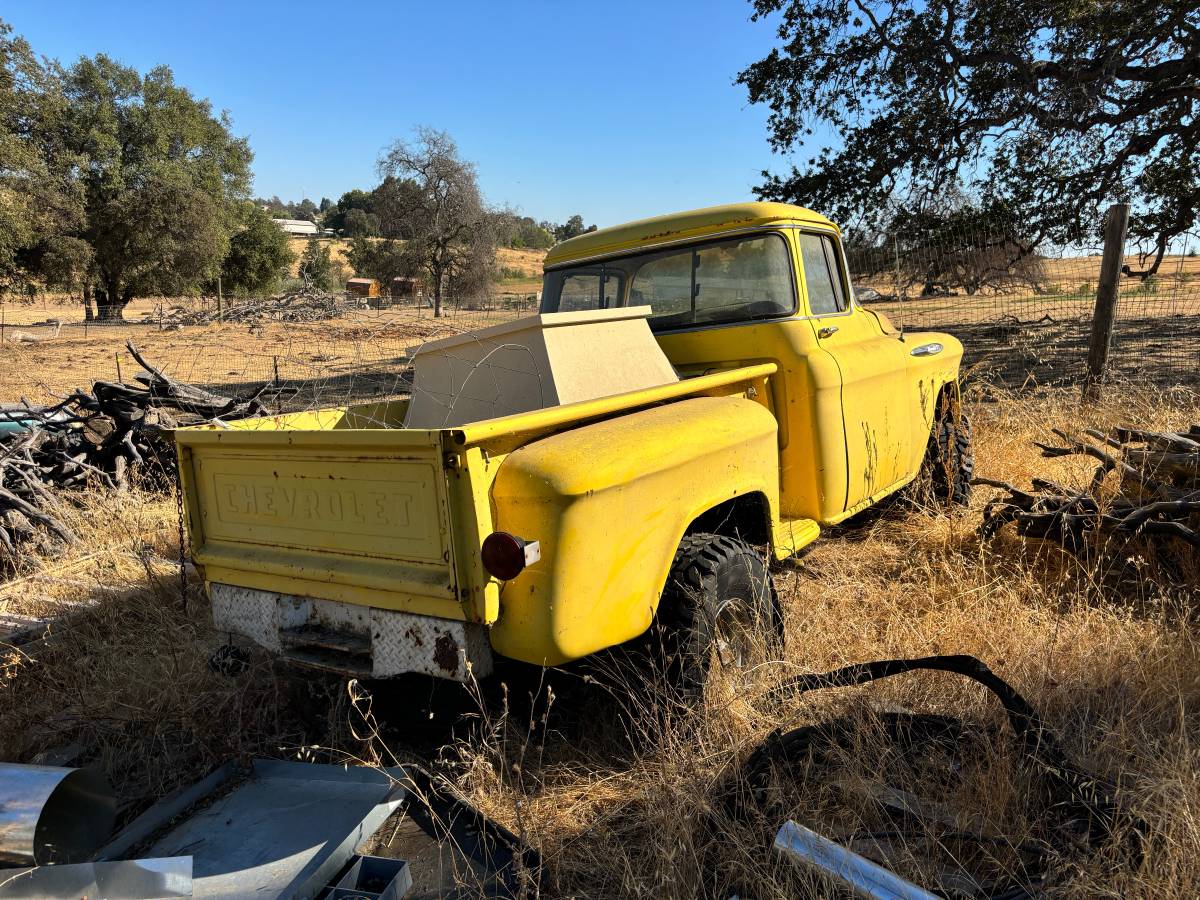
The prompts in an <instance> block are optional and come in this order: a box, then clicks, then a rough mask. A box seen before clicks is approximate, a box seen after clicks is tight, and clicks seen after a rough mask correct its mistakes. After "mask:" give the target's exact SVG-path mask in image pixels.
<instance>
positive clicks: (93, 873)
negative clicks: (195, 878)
mask: <svg viewBox="0 0 1200 900" xmlns="http://www.w3.org/2000/svg"><path fill="white" fill-rule="evenodd" d="M190 896H192V858H191V857H190V856H174V857H169V858H167V859H131V860H121V861H119V862H96V863H78V864H76V865H67V866H39V867H38V868H34V869H0V898H7V897H20V898H21V900H42V898H45V900H61V898H63V897H110V898H121V900H144V898H146V900H148V898H158V897H190Z"/></svg>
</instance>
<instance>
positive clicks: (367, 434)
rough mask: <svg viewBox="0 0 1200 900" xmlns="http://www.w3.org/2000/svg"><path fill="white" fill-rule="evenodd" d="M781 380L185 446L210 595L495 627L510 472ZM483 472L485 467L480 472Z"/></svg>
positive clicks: (365, 419)
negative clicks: (593, 437)
mask: <svg viewBox="0 0 1200 900" xmlns="http://www.w3.org/2000/svg"><path fill="white" fill-rule="evenodd" d="M774 371H775V366H774V365H773V364H763V365H756V366H749V367H744V368H737V369H729V370H724V371H720V372H716V373H713V374H708V375H702V376H698V377H694V378H690V379H687V380H684V381H680V382H677V383H672V384H667V385H662V386H660V387H656V388H650V389H645V390H639V391H632V392H630V393H627V394H618V395H614V396H610V397H605V398H601V399H598V400H589V401H585V402H581V403H574V404H569V405H564V406H556V407H551V408H547V409H541V410H536V411H533V412H526V413H520V414H517V415H512V416H506V417H502V418H497V419H490V420H486V421H482V422H477V423H471V424H467V425H463V426H459V427H456V428H448V429H430V430H425V429H406V428H402V427H399V426H400V423H401V422H402V421H403V419H404V412H405V409H406V406H407V401H406V400H398V401H393V402H389V403H379V404H369V405H364V406H356V407H350V408H339V409H327V410H319V411H315V412H305V413H296V414H291V415H283V416H274V417H266V418H258V419H247V420H243V421H239V422H234V423H230V424H224V425H222V424H214V425H204V426H197V427H194V428H183V429H180V430H178V431H177V432H176V435H175V438H176V444H177V449H178V453H179V463H180V466H179V468H180V477H181V481H182V484H183V489H184V491H185V496H186V499H187V509H188V523H187V524H188V529H189V533H190V536H191V541H192V555H193V557H194V559H195V561H196V563H197V564H198V565H199V566H201V567H202V569H203V572H204V578H205V581H206V582H207V583H208V584H210V585H212V584H222V585H227V586H232V587H236V588H246V589H252V590H256V591H268V592H273V593H276V594H279V595H281V596H292V597H304V598H310V597H311V598H318V599H323V600H330V601H335V602H338V603H351V604H358V605H361V606H366V607H371V608H374V609H384V610H395V611H401V612H406V613H412V614H416V615H421V616H433V617H437V618H441V619H455V620H459V621H466V622H477V623H481V624H489V623H490V622H492V621H494V619H495V617H496V615H497V610H498V601H497V597H498V586H497V585H496V583H495V582H494V581H493V580H492V579H489V577H488V576H487V575H486V573H484V572H483V570H482V567H481V564H480V562H479V548H480V545H481V544H482V541H483V538H484V537H486V536H487V535H488V534H490V533H491V531H492V527H491V525H492V522H491V512H490V506H489V499H488V498H489V491H490V487H491V480H492V478H494V474H495V471H496V469H497V467H498V463H499V462H500V461H502V460H503V458H504V456H505V455H506V454H507V453H508V452H511V451H512V450H513V449H516V448H517V447H519V446H522V445H524V444H528V443H530V442H532V441H534V440H537V439H539V438H540V437H544V436H548V435H551V434H554V433H557V432H560V431H564V430H567V429H570V428H573V427H576V426H578V425H582V424H584V423H588V422H594V421H599V420H602V419H605V418H610V417H613V416H617V415H620V414H621V413H623V412H627V411H632V410H635V409H640V408H645V407H648V406H653V405H657V404H662V403H666V402H670V401H673V400H678V399H682V398H685V397H694V396H705V395H707V396H720V395H728V394H735V393H744V392H746V391H747V388H748V387H750V386H752V385H756V384H757V385H758V386H759V387H758V390H757V391H756V394H757V396H758V397H760V398H763V400H762V402H765V397H766V395H767V391H766V390H765V380H766V378H767V377H768V376H770V375H771V374H772V373H773V372H774ZM468 460H469V461H470V464H467V462H468Z"/></svg>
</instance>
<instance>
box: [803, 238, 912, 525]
mask: <svg viewBox="0 0 1200 900" xmlns="http://www.w3.org/2000/svg"><path fill="white" fill-rule="evenodd" d="M798 241H799V247H800V257H801V264H802V270H803V280H804V289H805V293H806V299H807V303H808V310H809V315H810V319H809V321H810V322H811V324H812V327H813V329H814V330H815V332H816V336H817V343H818V345H819V346H820V348H821V349H822V350H824V351H825V352H827V353H828V354H829V355H830V356H832V357H833V359H834V361H835V362H836V363H837V367H838V369H839V371H840V374H841V379H842V389H841V399H842V420H843V425H844V428H845V435H846V467H847V471H846V498H845V506H844V509H846V510H853V509H855V508H856V507H858V506H859V505H860V504H862V503H864V501H867V500H868V499H870V498H872V497H874V496H875V495H877V494H879V493H881V492H882V491H885V490H887V489H888V488H890V487H891V486H892V485H894V484H895V483H896V482H897V481H900V480H901V479H903V478H904V477H906V476H907V475H908V474H910V473H909V472H908V469H909V468H910V460H911V453H910V452H909V451H910V446H911V441H912V427H911V422H910V416H911V409H912V404H911V402H910V398H909V396H908V392H909V390H910V388H909V378H908V367H907V363H908V357H907V348H906V347H905V345H904V344H903V343H901V342H900V341H899V340H897V339H896V337H894V336H887V335H885V334H884V333H883V330H882V328H881V327H880V326H879V323H878V321H877V320H876V319H875V317H874V316H872V315H870V314H868V313H866V312H864V311H863V310H862V309H859V308H857V307H856V306H855V305H854V304H853V302H852V300H851V293H850V287H849V281H848V277H847V272H846V269H845V266H844V265H843V264H842V253H841V247H840V246H839V244H838V241H837V239H836V238H835V237H834V236H833V235H831V234H828V233H816V232H807V231H805V232H800V233H799V234H798Z"/></svg>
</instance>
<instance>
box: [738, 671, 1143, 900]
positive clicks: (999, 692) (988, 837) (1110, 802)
mask: <svg viewBox="0 0 1200 900" xmlns="http://www.w3.org/2000/svg"><path fill="white" fill-rule="evenodd" d="M918 670H933V671H941V672H952V673H955V674H959V675H963V676H965V677H967V678H970V679H971V680H972V681H975V682H978V683H979V684H981V685H983V686H984V687H986V688H987V689H988V690H989V691H990V692H991V693H992V694H993V695H994V696H995V697H996V698H997V699H998V700H999V701H1000V703H1001V705H1002V706H1003V707H1004V710H1005V712H1006V713H1007V717H1008V722H1009V725H1010V726H1011V728H1012V731H1013V732H1014V734H1015V737H1016V742H1015V748H1016V750H1017V751H1018V760H1019V762H1020V764H1021V765H1022V767H1023V769H1024V770H1025V772H1026V774H1027V775H1028V777H1029V778H1030V779H1031V782H1032V784H1033V786H1034V789H1035V790H1036V791H1037V792H1038V794H1039V796H1038V797H1037V799H1038V800H1039V801H1040V802H1039V807H1040V811H1039V814H1038V821H1037V830H1036V833H1035V837H1036V840H1029V841H1025V842H1023V843H1016V842H1013V841H1009V840H1007V839H1006V838H1005V837H1004V836H1003V835H997V834H993V833H989V832H988V831H987V830H986V829H984V828H983V826H982V825H979V824H972V823H971V822H970V817H968V816H963V815H954V814H953V812H952V811H950V810H949V809H948V808H946V807H944V805H943V804H941V803H938V802H936V801H931V800H927V799H924V798H920V797H916V796H914V795H912V794H910V793H908V792H906V791H903V790H899V789H897V788H895V787H893V786H891V785H888V784H885V783H879V784H871V785H866V786H860V787H866V788H867V790H866V791H865V794H866V799H868V800H872V801H874V802H873V804H872V805H873V806H874V807H875V808H876V809H879V810H880V811H881V812H882V814H884V815H885V816H886V817H888V818H889V819H890V820H891V821H892V822H893V823H894V825H893V828H892V830H891V831H888V832H872V833H869V834H852V835H850V836H848V838H847V839H845V840H844V841H843V843H844V844H845V845H846V846H847V847H850V848H852V849H854V850H856V851H857V852H859V853H863V854H865V855H867V856H871V855H874V854H873V853H872V852H868V850H867V849H865V848H873V850H874V851H875V853H883V854H884V855H886V854H885V851H883V850H882V848H883V847H884V846H885V845H886V844H887V843H888V842H889V840H891V839H895V840H896V842H897V843H898V844H899V845H900V846H901V847H902V848H904V849H905V851H906V853H911V852H912V849H913V848H914V847H916V846H918V845H919V844H920V838H921V836H927V835H930V834H936V836H937V841H938V844H939V847H945V846H953V847H955V848H956V850H955V851H954V852H952V853H950V857H951V858H952V859H953V860H954V862H955V865H956V866H957V865H960V864H961V863H962V861H963V860H965V859H967V858H970V857H971V856H972V851H977V855H981V856H983V857H988V856H989V854H990V853H991V850H992V849H995V848H998V847H1004V848H1006V849H1007V850H1008V851H1010V852H1011V853H1012V854H1014V855H1015V857H1016V859H1017V863H1016V864H1015V865H1006V866H1004V867H1000V869H999V871H997V872H994V873H993V874H991V875H989V876H987V877H984V876H979V877H976V876H974V875H972V874H971V873H969V872H964V871H950V872H946V873H943V877H942V878H941V879H939V881H940V882H944V883H959V884H964V883H968V884H972V885H975V888H973V889H972V890H970V891H968V892H966V893H964V892H963V891H961V890H960V891H953V890H952V891H949V893H950V894H956V895H958V896H974V897H985V898H1012V897H1027V896H1030V895H1031V894H1033V893H1036V892H1038V891H1041V890H1042V889H1043V888H1045V887H1047V886H1048V885H1049V882H1050V880H1051V872H1053V871H1055V866H1056V865H1059V864H1060V863H1061V860H1062V858H1063V857H1065V856H1066V855H1068V854H1078V853H1080V852H1083V853H1087V852H1093V851H1096V850H1098V849H1099V848H1101V847H1102V846H1106V845H1115V846H1116V847H1117V848H1118V849H1120V850H1121V851H1123V852H1124V853H1125V854H1126V855H1127V857H1128V858H1129V860H1130V862H1131V864H1136V861H1137V860H1138V859H1140V858H1141V855H1142V852H1143V846H1142V845H1143V842H1144V838H1145V835H1146V833H1147V828H1146V825H1145V823H1144V822H1143V821H1141V820H1140V819H1139V818H1138V817H1137V816H1136V814H1134V813H1133V812H1132V811H1131V810H1130V809H1129V808H1128V806H1127V805H1126V801H1125V797H1124V795H1122V794H1120V793H1119V792H1118V790H1117V787H1116V785H1115V784H1114V783H1113V782H1111V781H1109V780H1108V779H1106V778H1103V777H1101V776H1098V775H1095V774H1093V773H1090V772H1088V771H1087V770H1085V769H1084V768H1082V767H1081V766H1079V765H1077V764H1076V763H1075V762H1074V761H1073V760H1072V759H1071V758H1070V757H1069V756H1068V754H1067V753H1066V752H1065V751H1064V750H1063V749H1062V745H1061V741H1060V740H1059V738H1058V736H1057V735H1056V734H1055V733H1054V732H1053V731H1052V730H1051V729H1049V728H1048V727H1047V726H1046V724H1045V723H1044V722H1043V721H1042V718H1041V716H1040V715H1039V714H1038V712H1037V711H1036V710H1035V709H1034V708H1033V706H1032V705H1031V704H1030V703H1029V701H1027V700H1026V699H1025V698H1024V697H1023V696H1022V695H1021V694H1020V693H1018V692H1017V691H1016V690H1015V689H1014V688H1013V687H1012V686H1011V685H1010V684H1008V682H1006V681H1004V679H1002V678H1000V677H999V676H998V675H996V674H995V673H994V672H992V671H991V669H989V668H988V667H987V666H986V665H985V664H984V663H983V662H982V661H981V660H979V659H977V658H975V657H973V656H966V655H951V656H931V657H924V658H919V659H887V660H879V661H875V662H866V663H858V664H855V665H850V666H846V667H844V668H841V669H836V670H834V671H832V672H825V673H820V674H808V675H800V676H798V677H795V678H792V679H789V680H788V681H786V682H785V683H784V684H783V685H781V686H780V687H778V688H777V689H776V690H775V691H774V692H773V693H774V694H775V695H776V696H777V697H782V696H795V695H797V694H802V693H807V692H809V691H814V690H821V689H826V688H840V687H849V686H853V685H861V684H866V683H867V682H870V681H875V680H877V679H880V678H889V677H892V676H895V675H901V674H904V673H907V672H913V671H918ZM879 720H880V725H881V726H882V727H883V729H884V732H885V734H886V735H887V737H888V739H889V741H890V743H891V745H892V746H893V747H894V749H895V751H897V752H894V753H892V754H890V756H891V758H892V759H894V760H900V761H904V760H907V761H909V762H910V763H911V762H913V761H923V762H929V761H930V760H931V759H936V758H939V757H940V758H943V759H945V760H946V762H947V764H948V765H949V766H950V768H951V769H959V768H961V766H962V764H963V762H964V759H965V754H967V753H969V750H970V748H971V746H972V745H973V744H974V745H975V746H976V747H979V748H981V749H983V748H987V749H986V750H985V752H991V749H990V748H994V747H995V746H996V744H997V738H998V737H999V736H998V735H997V734H992V733H986V734H985V733H983V732H982V731H981V729H979V728H973V727H972V726H970V725H968V723H966V722H964V721H962V720H960V719H957V718H954V717H951V716H945V715H934V714H918V713H912V712H903V711H901V712H887V713H881V714H879ZM859 737H861V722H860V721H858V720H857V719H854V718H853V717H845V718H842V719H836V720H833V721H829V722H823V723H820V724H816V725H805V726H802V727H799V728H793V729H790V730H784V729H777V730H776V731H774V732H772V733H771V734H770V735H769V736H768V737H767V739H766V740H765V741H764V742H763V743H761V744H760V745H759V746H758V747H757V748H756V749H755V750H754V751H753V752H752V753H751V754H750V756H749V757H748V758H747V759H746V761H745V763H744V764H743V765H742V766H740V767H739V770H738V771H737V773H736V776H735V778H734V779H733V780H732V782H731V783H730V784H729V788H728V791H727V794H726V801H725V808H726V810H727V811H728V812H729V813H730V814H731V815H732V816H733V817H734V818H738V819H743V820H758V821H763V822H772V821H773V822H774V823H776V824H775V825H774V826H773V827H775V828H777V827H778V823H779V822H781V821H784V820H787V819H789V818H791V817H792V810H791V809H789V808H788V807H787V805H786V804H785V803H782V802H781V799H780V795H779V792H778V791H777V790H776V785H777V784H778V782H777V780H776V779H777V776H779V775H780V774H781V773H782V774H783V777H790V776H789V773H794V772H795V771H796V770H797V769H807V768H811V767H814V766H816V767H819V769H820V770H819V771H818V773H817V774H816V775H814V774H813V773H812V772H808V773H807V774H806V775H805V781H806V782H807V783H820V784H822V785H825V786H834V787H836V786H837V785H838V784H839V779H838V777H837V769H838V766H839V763H838V759H839V753H840V752H841V751H844V752H848V753H850V754H851V755H854V754H856V753H861V747H859V746H858V745H857V743H856V741H857V740H858V738H859ZM856 748H857V749H856ZM942 777H944V775H943V776H942ZM860 793H863V792H862V791H860ZM860 848H864V849H860ZM1059 871H1061V868H1060V869H1059ZM939 893H947V891H946V889H945V887H944V884H941V883H940V884H939Z"/></svg>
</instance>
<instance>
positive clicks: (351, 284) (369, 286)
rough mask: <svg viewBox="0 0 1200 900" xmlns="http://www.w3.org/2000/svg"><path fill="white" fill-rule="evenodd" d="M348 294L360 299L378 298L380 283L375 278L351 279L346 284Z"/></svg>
mask: <svg viewBox="0 0 1200 900" xmlns="http://www.w3.org/2000/svg"><path fill="white" fill-rule="evenodd" d="M346 292H347V293H349V294H354V295H356V296H359V297H378V296H379V282H378V281H376V280H375V279H374V278H351V279H350V280H349V281H347V282H346Z"/></svg>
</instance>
